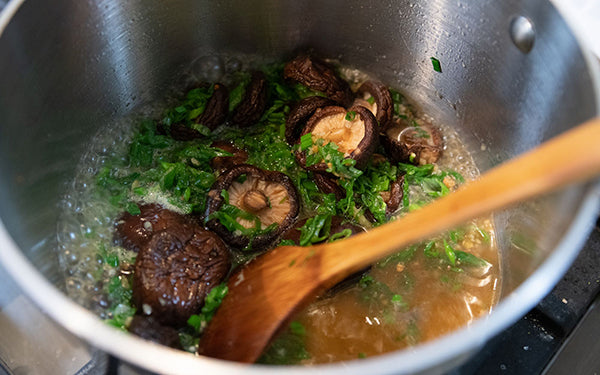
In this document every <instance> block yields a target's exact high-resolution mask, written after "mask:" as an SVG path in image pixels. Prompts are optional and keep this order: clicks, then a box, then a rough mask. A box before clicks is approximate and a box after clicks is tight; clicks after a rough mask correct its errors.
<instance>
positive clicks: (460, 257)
mask: <svg viewBox="0 0 600 375" xmlns="http://www.w3.org/2000/svg"><path fill="white" fill-rule="evenodd" d="M455 254H456V260H457V262H458V263H459V264H460V265H461V266H466V267H490V266H491V264H490V263H489V262H488V261H486V260H485V259H481V258H479V257H477V256H475V255H473V254H471V253H467V252H465V251H460V250H456V251H455Z"/></svg>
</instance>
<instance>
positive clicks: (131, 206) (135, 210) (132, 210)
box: [125, 202, 142, 216]
mask: <svg viewBox="0 0 600 375" xmlns="http://www.w3.org/2000/svg"><path fill="white" fill-rule="evenodd" d="M125 210H126V211H127V212H129V214H130V215H133V216H135V215H139V214H141V213H142V210H140V207H139V206H138V204H137V203H135V202H129V203H127V205H126V206H125Z"/></svg>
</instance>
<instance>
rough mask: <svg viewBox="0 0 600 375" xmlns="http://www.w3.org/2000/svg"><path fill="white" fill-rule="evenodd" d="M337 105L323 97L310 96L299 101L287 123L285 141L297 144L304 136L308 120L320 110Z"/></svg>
mask: <svg viewBox="0 0 600 375" xmlns="http://www.w3.org/2000/svg"><path fill="white" fill-rule="evenodd" d="M332 105H335V102H334V101H333V100H331V99H329V98H325V97H322V96H309V97H307V98H304V99H302V100H299V101H298V102H297V103H296V104H295V105H294V106H293V107H292V108H291V109H290V113H289V114H288V117H287V119H286V121H285V139H286V141H287V142H288V143H289V144H290V145H293V144H295V143H296V142H297V141H298V139H299V138H300V134H302V130H303V129H304V126H305V125H306V122H307V121H308V119H309V118H310V117H311V116H312V115H313V114H314V113H315V111H316V110H317V109H319V108H323V107H327V106H332Z"/></svg>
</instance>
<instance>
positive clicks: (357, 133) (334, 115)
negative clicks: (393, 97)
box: [296, 106, 378, 171]
mask: <svg viewBox="0 0 600 375" xmlns="http://www.w3.org/2000/svg"><path fill="white" fill-rule="evenodd" d="M376 129H377V120H376V119H375V116H373V114H372V113H371V112H370V111H369V110H368V109H366V108H365V107H362V106H354V107H352V108H350V109H349V110H346V109H344V108H342V107H325V108H321V109H317V111H316V112H315V114H314V115H313V116H312V117H311V118H310V119H309V120H308V123H307V124H306V127H305V128H304V130H303V132H302V135H305V134H308V133H311V134H312V138H313V140H316V139H323V140H325V144H327V143H329V142H333V143H335V144H336V145H337V146H338V151H340V152H342V153H344V157H346V158H351V159H354V160H355V161H356V164H355V167H356V168H359V169H360V168H363V167H364V166H366V164H367V163H368V161H369V158H370V157H371V155H372V154H373V151H374V150H375V148H376V147H377V134H378V131H376ZM306 152H312V150H307V151H299V152H297V153H296V158H297V159H298V162H299V163H300V165H302V166H303V167H304V168H305V169H307V170H312V171H326V170H327V169H328V168H329V167H328V165H327V164H326V161H323V162H322V163H318V164H315V165H310V166H307V165H306Z"/></svg>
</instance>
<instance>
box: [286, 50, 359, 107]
mask: <svg viewBox="0 0 600 375" xmlns="http://www.w3.org/2000/svg"><path fill="white" fill-rule="evenodd" d="M283 76H284V78H286V79H290V80H293V81H296V82H299V83H301V84H303V85H304V86H307V87H308V88H310V89H311V90H314V91H319V92H322V93H324V94H326V95H327V97H329V98H330V99H332V100H335V101H336V102H337V103H339V104H341V105H342V106H344V107H348V106H350V105H352V101H353V95H352V90H350V85H348V83H347V82H346V81H344V80H343V79H342V78H340V77H339V76H338V75H337V73H336V71H335V69H334V68H333V66H331V65H330V64H328V63H326V62H325V61H323V60H321V59H318V58H316V57H311V56H298V57H296V58H295V59H293V60H292V61H290V62H288V63H287V64H286V65H285V67H284V69H283Z"/></svg>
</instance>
